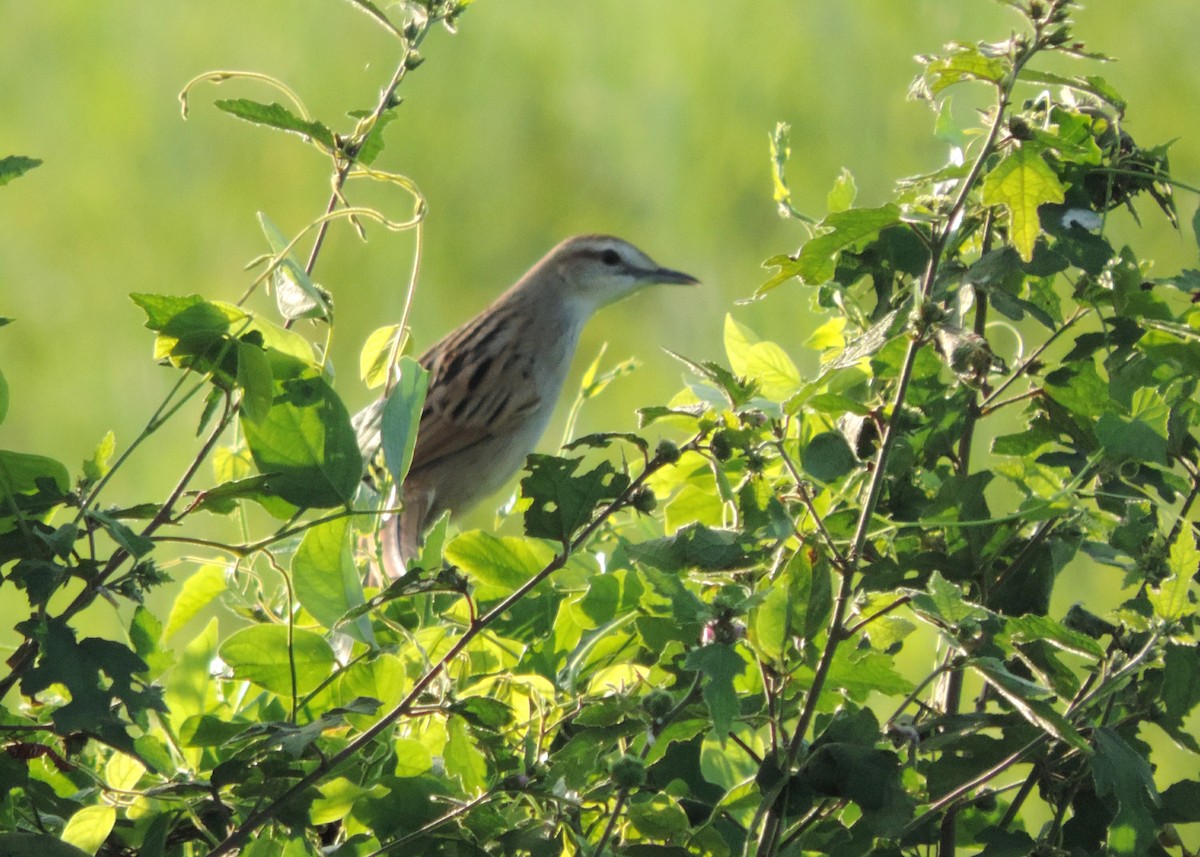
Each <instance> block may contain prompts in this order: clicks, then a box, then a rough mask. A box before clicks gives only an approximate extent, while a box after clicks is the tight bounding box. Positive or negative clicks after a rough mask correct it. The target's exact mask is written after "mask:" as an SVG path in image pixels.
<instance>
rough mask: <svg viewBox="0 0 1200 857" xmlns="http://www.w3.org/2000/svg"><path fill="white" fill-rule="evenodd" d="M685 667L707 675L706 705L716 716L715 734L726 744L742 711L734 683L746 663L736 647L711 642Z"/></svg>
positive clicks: (689, 658)
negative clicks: (739, 711)
mask: <svg viewBox="0 0 1200 857" xmlns="http://www.w3.org/2000/svg"><path fill="white" fill-rule="evenodd" d="M684 666H685V667H686V668H687V669H689V670H695V671H697V672H699V673H700V674H701V675H703V676H704V690H703V696H704V703H705V705H707V706H708V712H709V714H711V715H712V722H713V733H714V734H715V735H716V736H717V737H718V739H719V740H720V741H721V742H722V743H724V741H725V736H726V735H728V734H729V730H730V729H732V728H733V719H734V718H735V717H736V716H737V714H738V710H739V701H738V695H737V691H735V690H734V687H733V680H734V679H735V678H737V677H738V676H739V675H741V674H742V672H743V671H744V670H745V669H746V662H745V661H744V660H743V659H742V656H741V655H739V654H738V653H737V652H736V651H735V650H734V648H733V647H732V646H728V645H726V644H724V643H710V644H709V645H707V646H701V647H700V648H698V649H693V650H692V651H691V652H689V653H688V656H687V660H686V661H685V662H684Z"/></svg>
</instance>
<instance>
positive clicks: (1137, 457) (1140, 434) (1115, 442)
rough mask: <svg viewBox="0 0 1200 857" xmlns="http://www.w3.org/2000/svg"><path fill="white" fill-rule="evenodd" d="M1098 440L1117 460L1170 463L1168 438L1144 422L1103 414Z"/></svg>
mask: <svg viewBox="0 0 1200 857" xmlns="http://www.w3.org/2000/svg"><path fill="white" fill-rule="evenodd" d="M1096 439H1097V440H1099V441H1100V445H1101V446H1102V447H1104V451H1105V453H1106V454H1107V456H1108V457H1109V458H1110V459H1112V460H1113V461H1116V462H1121V461H1148V462H1151V463H1153V464H1159V465H1162V466H1164V467H1165V466H1166V464H1167V439H1166V438H1165V437H1163V436H1162V435H1160V434H1159V433H1158V432H1156V431H1155V430H1154V429H1152V428H1151V427H1150V426H1149V425H1147V424H1146V423H1144V422H1143V421H1141V420H1126V419H1124V418H1122V417H1119V416H1117V415H1116V414H1103V415H1101V417H1100V419H1099V421H1098V422H1097V423H1096Z"/></svg>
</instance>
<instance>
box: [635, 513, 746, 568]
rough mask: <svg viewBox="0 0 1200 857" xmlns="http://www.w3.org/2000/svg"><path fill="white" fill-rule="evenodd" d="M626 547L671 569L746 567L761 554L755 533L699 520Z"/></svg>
mask: <svg viewBox="0 0 1200 857" xmlns="http://www.w3.org/2000/svg"><path fill="white" fill-rule="evenodd" d="M626 550H627V551H628V552H629V555H630V556H631V557H633V558H634V559H635V560H637V561H638V562H642V563H645V564H646V565H648V566H650V567H652V568H657V569H659V570H660V571H670V572H675V571H683V570H684V569H689V568H696V569H701V570H703V571H728V570H730V569H734V568H746V567H747V566H750V565H752V564H753V563H754V562H756V561H757V560H758V559H759V558H760V556H761V551H760V549H759V547H758V544H757V542H756V541H755V540H754V539H753V537H751V536H747V535H746V534H745V533H742V532H741V531H739V530H718V529H713V528H711V527H706V526H704V525H703V524H698V523H697V524H689V525H688V526H686V527H683V528H682V529H680V530H679V531H678V532H676V533H675V535H673V536H667V537H665V538H661V539H649V540H647V541H644V542H641V543H639V544H630V545H627V546H626Z"/></svg>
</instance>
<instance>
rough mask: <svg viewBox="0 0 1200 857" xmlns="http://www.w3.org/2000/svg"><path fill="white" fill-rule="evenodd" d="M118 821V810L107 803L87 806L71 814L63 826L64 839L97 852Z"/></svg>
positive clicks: (79, 847)
mask: <svg viewBox="0 0 1200 857" xmlns="http://www.w3.org/2000/svg"><path fill="white" fill-rule="evenodd" d="M116 823H117V810H116V808H115V807H111V806H108V805H106V804H99V805H96V806H85V807H84V808H83V809H81V810H79V811H78V812H77V813H75V814H74V815H72V816H71V820H70V821H68V822H67V826H66V827H64V828H63V832H62V841H63V842H65V843H67V844H68V845H74V846H75V847H76V848H78V849H79V850H80V851H85V852H87V853H88V854H95V853H96V852H97V851H99V850H100V846H101V845H103V844H104V840H106V839H108V834H110V833H112V829H113V825H115V824H116Z"/></svg>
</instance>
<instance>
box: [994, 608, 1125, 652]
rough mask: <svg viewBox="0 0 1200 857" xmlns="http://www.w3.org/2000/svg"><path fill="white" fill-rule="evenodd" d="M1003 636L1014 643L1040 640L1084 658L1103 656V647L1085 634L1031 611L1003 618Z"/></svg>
mask: <svg viewBox="0 0 1200 857" xmlns="http://www.w3.org/2000/svg"><path fill="white" fill-rule="evenodd" d="M1004 632H1005V636H1006V637H1007V638H1008V639H1009V640H1011V642H1012V643H1014V644H1018V645H1019V644H1022V643H1030V642H1034V641H1036V640H1042V641H1045V642H1047V643H1049V644H1050V645H1052V646H1054V647H1055V648H1059V649H1062V650H1063V651H1065V652H1071V653H1073V654H1076V655H1080V656H1082V657H1085V658H1096V659H1100V658H1103V657H1104V647H1103V646H1101V645H1100V644H1099V643H1097V642H1096V641H1095V640H1093V639H1092V638H1091V637H1089V636H1087V635H1086V634H1081V633H1079V632H1078V631H1071V630H1069V629H1067V628H1064V627H1063V626H1062V625H1060V624H1059V623H1058V622H1055V621H1054V620H1053V619H1051V618H1050V617H1049V616H1038V615H1035V614H1033V613H1030V614H1027V615H1025V616H1009V617H1006V618H1005V620H1004Z"/></svg>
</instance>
